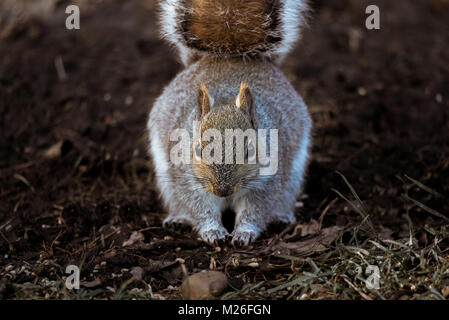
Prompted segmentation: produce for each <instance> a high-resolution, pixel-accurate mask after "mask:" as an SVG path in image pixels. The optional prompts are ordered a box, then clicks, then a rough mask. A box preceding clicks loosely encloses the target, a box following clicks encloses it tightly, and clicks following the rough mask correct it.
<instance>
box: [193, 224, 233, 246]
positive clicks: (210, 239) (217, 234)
mask: <svg viewBox="0 0 449 320" xmlns="http://www.w3.org/2000/svg"><path fill="white" fill-rule="evenodd" d="M198 233H199V235H200V237H201V239H203V241H204V242H207V243H208V244H210V245H214V244H218V243H219V242H221V241H224V240H225V238H226V237H227V236H228V235H229V233H228V231H227V230H226V229H225V228H223V227H217V228H212V229H202V230H200V231H199V232H198Z"/></svg>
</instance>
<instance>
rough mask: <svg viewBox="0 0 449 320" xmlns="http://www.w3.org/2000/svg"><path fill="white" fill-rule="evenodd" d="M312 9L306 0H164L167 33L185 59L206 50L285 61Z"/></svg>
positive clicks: (202, 53) (162, 19) (228, 55)
mask: <svg viewBox="0 0 449 320" xmlns="http://www.w3.org/2000/svg"><path fill="white" fill-rule="evenodd" d="M306 12H307V4H306V2H305V1H304V0H164V1H163V2H162V4H161V27H162V35H163V36H164V37H165V38H166V39H167V40H168V41H169V42H170V43H172V44H173V45H174V46H175V47H176V48H177V49H178V51H179V54H180V57H181V60H182V61H183V63H184V64H185V65H188V64H190V63H191V62H192V61H194V60H196V59H198V58H199V57H201V56H203V55H215V56H218V57H223V58H227V57H236V56H242V57H256V56H260V57H264V58H267V59H270V60H273V61H275V62H278V63H279V62H281V61H282V59H283V58H284V57H285V56H286V55H287V53H288V52H289V51H290V50H291V48H292V46H293V45H294V44H295V42H296V41H297V40H298V39H299V37H300V30H301V28H302V27H303V26H304V25H305V24H306V19H305V14H306Z"/></svg>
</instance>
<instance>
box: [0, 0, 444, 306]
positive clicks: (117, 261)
mask: <svg viewBox="0 0 449 320" xmlns="http://www.w3.org/2000/svg"><path fill="white" fill-rule="evenodd" d="M75 2H76V1H75ZM311 2H312V5H313V7H314V12H313V14H312V15H311V23H310V27H309V28H308V29H307V30H306V31H305V34H304V38H303V41H302V42H301V44H299V45H298V47H297V49H296V50H295V51H294V52H293V53H292V54H291V55H290V57H289V58H288V59H287V61H286V62H285V64H284V65H283V67H282V70H283V71H284V72H285V74H286V76H287V77H288V78H289V80H290V81H291V82H292V83H293V85H294V87H295V88H296V89H297V90H298V92H299V93H300V94H301V95H302V96H303V97H304V99H305V101H306V103H307V105H308V106H309V110H310V112H311V114H312V116H313V120H314V144H313V154H312V160H311V163H310V167H309V170H308V175H307V183H306V186H305V190H304V193H303V194H302V196H301V197H300V198H299V199H298V202H297V209H296V214H297V218H298V224H297V225H296V226H293V227H287V228H286V227H285V226H274V227H272V228H270V230H268V231H267V232H265V233H264V234H263V236H262V237H261V238H260V239H258V240H257V241H256V242H254V243H253V244H252V245H251V246H249V247H243V248H234V247H233V246H231V245H230V244H226V245H224V246H222V247H217V248H214V247H211V246H208V245H206V244H205V243H203V242H201V241H200V240H198V236H197V235H196V234H194V233H192V232H183V231H180V230H166V229H164V228H162V223H161V222H162V220H163V218H164V217H165V215H166V213H165V212H164V209H163V208H162V207H161V203H160V201H159V199H158V194H157V191H156V190H155V188H154V185H153V180H154V177H153V172H152V169H151V164H150V158H149V156H148V155H147V151H146V150H147V139H146V135H145V134H146V131H145V126H146V121H147V117H148V113H149V110H150V108H151V105H152V103H153V101H154V100H155V99H156V98H157V96H158V95H159V94H160V93H161V91H162V89H163V88H164V86H165V85H166V84H167V83H168V82H169V81H170V80H171V79H172V78H173V77H174V76H175V75H176V74H177V72H179V71H180V70H181V66H180V64H178V63H177V61H176V60H175V55H174V53H173V52H172V50H170V48H169V47H168V46H167V45H166V44H165V43H164V42H162V41H161V40H160V39H159V33H158V27H157V24H156V14H155V3H156V1H153V0H146V1H137V0H132V1H115V0H109V1H93V2H90V5H89V7H86V8H84V7H81V14H82V19H81V30H79V31H73V30H72V31H69V30H67V29H66V28H65V18H66V15H65V13H64V9H65V6H66V5H67V4H66V2H65V1H59V2H58V6H57V8H56V11H55V12H54V13H53V14H52V15H51V17H50V18H49V19H48V20H46V21H45V22H42V21H37V20H30V21H28V22H26V23H24V24H21V25H18V26H16V27H14V28H12V29H11V30H10V31H8V32H3V33H1V39H0V298H3V299H17V298H18V299H44V298H45V299H60V298H70V299H75V298H76V299H91V298H94V299H107V298H115V299H130V298H136V299H148V298H156V299H174V298H180V297H181V295H180V290H179V287H180V284H181V283H182V280H183V278H184V273H183V268H182V265H184V266H185V267H186V270H187V272H188V273H194V272H198V271H201V270H205V269H212V270H219V271H222V272H224V273H225V274H226V275H227V276H228V278H229V283H230V286H229V288H228V290H227V291H226V293H225V294H224V295H223V296H222V297H221V298H223V299H249V298H260V299H281V298H282V299H444V298H447V297H448V296H449V259H448V258H449V200H448V199H449V183H448V181H449V91H448V88H449V64H448V61H449V25H448V21H449V8H448V6H447V5H445V3H447V2H446V1H438V0H432V1H431V0H413V1H411V0H409V1H387V0H382V1H381V0H372V1H369V3H368V2H367V1H356V0H326V1H311ZM84 3H85V2H84ZM368 4H377V5H378V6H379V7H380V9H381V30H377V31H376V30H373V31H369V30H367V29H366V28H365V19H366V17H367V15H366V14H365V8H366V6H367V5H368ZM70 264H74V265H77V266H79V267H81V278H82V282H81V289H79V290H68V289H66V287H65V285H64V283H65V282H64V279H65V277H66V276H67V275H66V274H65V270H66V266H68V265H70ZM370 266H371V267H370ZM372 270H375V271H376V270H378V271H379V273H378V274H379V277H380V279H379V280H380V281H379V286H378V287H377V288H371V287H370V286H368V285H367V283H372V284H375V278H376V276H375V275H376V273H374V276H373V271H372ZM375 271H374V272H375ZM366 280H368V282H367V281H366ZM372 280H374V282H373V281H372ZM370 281H372V282H370Z"/></svg>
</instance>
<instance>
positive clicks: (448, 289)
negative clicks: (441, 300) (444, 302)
mask: <svg viewBox="0 0 449 320" xmlns="http://www.w3.org/2000/svg"><path fill="white" fill-rule="evenodd" d="M441 293H442V294H443V297H445V298H447V297H449V286H448V287H444V288H443V289H442V290H441Z"/></svg>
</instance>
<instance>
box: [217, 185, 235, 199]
mask: <svg viewBox="0 0 449 320" xmlns="http://www.w3.org/2000/svg"><path fill="white" fill-rule="evenodd" d="M215 194H216V195H217V196H219V197H222V198H225V197H228V196H230V195H231V194H232V188H231V187H230V186H227V185H221V186H217V187H216V188H215Z"/></svg>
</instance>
